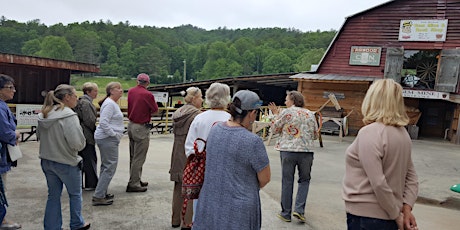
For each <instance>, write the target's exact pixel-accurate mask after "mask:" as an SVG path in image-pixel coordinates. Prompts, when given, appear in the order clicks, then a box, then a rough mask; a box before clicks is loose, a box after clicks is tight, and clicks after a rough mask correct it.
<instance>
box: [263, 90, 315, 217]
mask: <svg viewBox="0 0 460 230" xmlns="http://www.w3.org/2000/svg"><path fill="white" fill-rule="evenodd" d="M304 103H305V102H304V97H303V95H302V94H301V93H300V92H298V91H290V92H288V93H287V95H286V101H285V104H286V107H287V108H286V109H284V110H282V111H280V109H279V107H278V106H276V105H275V103H273V102H272V103H270V104H269V108H270V110H271V111H272V113H273V114H275V115H276V117H275V119H274V121H273V124H272V130H273V132H274V133H280V134H281V137H280V138H279V140H278V142H277V143H276V145H275V149H276V150H279V151H280V157H281V166H282V191H281V208H282V210H281V212H280V213H279V214H278V217H279V218H280V219H281V220H283V221H285V222H290V221H291V215H292V216H294V217H296V218H297V219H298V220H299V221H300V222H305V203H306V201H307V195H308V188H309V186H310V178H311V177H310V172H311V166H312V164H313V151H311V149H310V147H311V146H312V144H313V141H314V140H315V139H316V138H317V137H318V136H317V135H318V125H317V123H316V119H315V115H314V113H313V112H311V111H310V110H308V109H305V108H303V106H304ZM296 166H297V170H298V172H299V180H298V190H297V197H296V202H295V206H294V210H292V192H293V186H294V174H295V168H296Z"/></svg>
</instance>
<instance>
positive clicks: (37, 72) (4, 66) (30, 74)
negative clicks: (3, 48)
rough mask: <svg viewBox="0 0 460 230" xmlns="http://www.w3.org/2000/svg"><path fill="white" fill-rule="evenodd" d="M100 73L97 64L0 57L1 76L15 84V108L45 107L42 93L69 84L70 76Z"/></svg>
mask: <svg viewBox="0 0 460 230" xmlns="http://www.w3.org/2000/svg"><path fill="white" fill-rule="evenodd" d="M97 72H99V66H98V65H94V64H87V63H81V62H71V61H62V60H55V59H49V58H40V57H31V56H23V55H16V54H5V53H0V73H3V74H6V75H9V76H11V77H12V78H13V79H14V81H15V85H16V93H15V95H14V98H13V100H11V101H8V103H13V104H43V100H44V97H43V96H42V91H48V90H51V89H54V88H56V86H58V85H59V84H69V83H70V74H79V73H97Z"/></svg>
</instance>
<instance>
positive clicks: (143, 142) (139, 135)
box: [128, 122, 150, 187]
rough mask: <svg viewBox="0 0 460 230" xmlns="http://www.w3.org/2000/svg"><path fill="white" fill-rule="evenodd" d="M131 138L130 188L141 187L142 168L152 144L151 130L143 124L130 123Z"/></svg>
mask: <svg viewBox="0 0 460 230" xmlns="http://www.w3.org/2000/svg"><path fill="white" fill-rule="evenodd" d="M128 136H129V182H128V186H129V187H140V186H141V177H142V166H144V163H145V159H146V158H147V151H148V150H149V144H150V129H149V128H147V127H145V126H144V125H143V124H137V123H133V122H129V123H128Z"/></svg>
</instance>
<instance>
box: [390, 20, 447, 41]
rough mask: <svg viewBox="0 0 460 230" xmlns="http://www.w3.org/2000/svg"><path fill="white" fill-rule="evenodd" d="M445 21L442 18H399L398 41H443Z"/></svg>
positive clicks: (445, 28) (445, 29)
mask: <svg viewBox="0 0 460 230" xmlns="http://www.w3.org/2000/svg"><path fill="white" fill-rule="evenodd" d="M447 21H448V19H444V20H401V23H400V26H399V39H398V40H399V41H445V40H446V33H447Z"/></svg>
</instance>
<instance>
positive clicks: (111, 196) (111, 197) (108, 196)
mask: <svg viewBox="0 0 460 230" xmlns="http://www.w3.org/2000/svg"><path fill="white" fill-rule="evenodd" d="M114 197H115V195H113V194H111V193H107V194H105V199H109V200H113V198H114Z"/></svg>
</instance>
